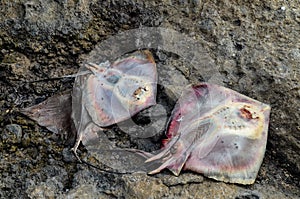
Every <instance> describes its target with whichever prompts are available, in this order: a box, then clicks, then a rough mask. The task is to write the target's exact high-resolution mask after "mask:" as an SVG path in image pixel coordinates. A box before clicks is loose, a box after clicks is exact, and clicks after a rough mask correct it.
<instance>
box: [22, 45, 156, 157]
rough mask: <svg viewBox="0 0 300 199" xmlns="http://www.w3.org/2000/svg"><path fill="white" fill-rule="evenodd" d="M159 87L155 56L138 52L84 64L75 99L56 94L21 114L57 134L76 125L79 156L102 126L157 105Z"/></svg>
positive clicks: (79, 73) (78, 78)
mask: <svg viewBox="0 0 300 199" xmlns="http://www.w3.org/2000/svg"><path fill="white" fill-rule="evenodd" d="M156 87H157V71H156V64H155V62H154V59H153V57H152V54H151V53H150V51H148V50H144V51H137V52H135V53H133V54H132V55H130V56H127V57H126V58H122V59H119V60H117V61H115V62H114V63H112V64H110V63H109V62H104V63H100V64H95V63H87V64H85V65H84V66H83V67H81V68H80V70H79V72H78V75H77V77H76V79H75V83H74V86H73V92H72V97H71V96H70V94H69V93H66V94H63V95H56V96H53V97H50V98H49V99H47V100H46V101H44V102H42V103H40V104H38V105H35V106H33V107H29V108H26V109H24V110H22V113H24V114H25V115H27V116H29V117H30V118H31V119H33V120H35V121H37V122H38V123H39V124H40V125H42V126H45V127H47V128H48V129H49V130H50V131H52V132H55V133H62V132H63V131H68V130H70V129H71V126H72V125H71V122H73V124H74V126H75V129H76V131H75V133H73V134H75V135H76V142H75V145H74V147H73V151H74V153H75V155H76V156H77V154H76V150H77V148H78V146H79V144H80V142H81V141H82V142H83V144H85V143H86V142H88V141H90V140H93V139H95V136H96V135H95V134H96V132H97V131H98V130H99V129H101V127H107V126H110V125H112V124H114V123H118V122H121V121H124V120H126V119H128V118H130V117H132V116H133V115H135V114H136V113H138V112H139V111H141V110H143V109H145V108H147V107H149V106H152V105H154V104H156ZM71 112H72V113H71ZM71 118H72V120H71ZM73 132H74V131H73Z"/></svg>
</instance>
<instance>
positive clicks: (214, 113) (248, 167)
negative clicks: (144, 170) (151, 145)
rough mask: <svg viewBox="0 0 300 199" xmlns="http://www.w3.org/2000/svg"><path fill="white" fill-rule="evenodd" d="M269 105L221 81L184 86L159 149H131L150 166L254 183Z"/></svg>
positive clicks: (231, 181) (261, 157)
mask: <svg viewBox="0 0 300 199" xmlns="http://www.w3.org/2000/svg"><path fill="white" fill-rule="evenodd" d="M269 115H270V106H269V105H266V104H263V103H261V102H259V101H256V100H254V99H251V98H249V97H247V96H245V95H242V94H240V93H238V92H235V91H233V90H231V89H228V88H224V87H222V86H218V85H214V84H209V83H200V84H198V85H190V86H188V87H187V88H186V89H185V90H184V91H183V93H182V95H181V97H180V98H179V99H178V101H177V103H176V105H175V108H174V109H173V111H172V114H171V118H170V120H169V125H168V130H167V133H166V137H167V138H166V139H164V140H163V141H162V149H161V150H160V151H158V152H156V153H154V154H152V153H147V152H144V151H138V150H134V151H135V152H136V153H139V154H140V155H143V156H144V157H146V158H148V159H147V160H146V163H148V164H149V165H152V164H154V163H155V164H158V166H157V168H155V169H153V170H151V171H149V174H155V173H158V172H160V171H162V170H163V169H169V170H170V171H171V172H172V173H173V174H175V175H176V176H178V175H179V174H180V172H181V170H191V171H194V172H197V173H202V174H204V175H205V176H207V177H209V178H213V179H215V180H219V181H224V182H230V183H240V184H252V183H254V181H255V179H256V176H257V174H258V171H259V168H260V166H261V163H262V160H263V157H264V153H265V148H266V142H267V132H268V123H269Z"/></svg>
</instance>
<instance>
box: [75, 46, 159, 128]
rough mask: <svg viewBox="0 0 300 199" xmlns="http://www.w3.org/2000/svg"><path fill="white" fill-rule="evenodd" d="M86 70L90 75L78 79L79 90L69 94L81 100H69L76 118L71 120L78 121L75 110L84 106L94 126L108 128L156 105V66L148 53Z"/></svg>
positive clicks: (90, 65) (77, 112)
mask: <svg viewBox="0 0 300 199" xmlns="http://www.w3.org/2000/svg"><path fill="white" fill-rule="evenodd" d="M86 67H87V68H88V69H89V70H90V71H91V72H92V73H91V74H89V75H87V76H80V77H79V78H78V80H77V81H78V82H80V83H79V84H80V85H82V86H81V89H78V87H77V88H76V87H75V88H74V91H73V95H74V96H81V97H77V98H74V97H73V98H74V99H73V107H74V108H73V112H74V113H73V114H74V115H78V116H79V117H74V119H75V120H77V121H79V120H80V114H79V112H80V111H81V109H80V108H78V107H80V106H84V108H85V109H86V111H87V112H88V114H89V115H90V117H91V119H92V121H93V122H94V123H95V124H97V125H99V126H101V127H104V126H109V125H112V124H114V123H118V122H121V121H123V120H126V119H128V118H130V117H131V116H133V115H134V114H136V113H137V112H139V111H141V110H143V109H145V108H147V107H149V106H151V105H154V104H155V103H156V84H157V72H156V64H155V62H154V60H153V57H152V55H151V53H150V52H149V51H138V52H136V53H135V54H133V55H131V56H129V57H127V58H123V59H120V60H117V61H116V62H114V63H113V64H109V63H107V62H106V63H102V64H99V65H97V64H93V63H89V64H87V65H86ZM79 84H78V85H79ZM79 87H80V86H79ZM78 92H79V93H78ZM78 99H80V100H79V101H78Z"/></svg>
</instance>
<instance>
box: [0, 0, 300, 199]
mask: <svg viewBox="0 0 300 199" xmlns="http://www.w3.org/2000/svg"><path fill="white" fill-rule="evenodd" d="M299 24H300V8H299V4H298V2H297V1H258V0H255V1H239V0H232V1H229V0H225V1H220V2H219V1H218V2H217V1H207V2H206V1H153V0H150V1H147V3H146V2H144V1H140V0H124V1H105V2H103V1H97V0H92V1H85V0H83V1H74V0H70V1H63V0H57V1H54V0H46V1H42V0H17V1H10V0H1V1H0V50H1V51H0V132H1V134H0V171H1V172H0V175H1V176H0V179H1V181H0V198H75V197H80V198H132V197H135V198H212V197H215V198H297V197H300V190H299V187H300V183H299V177H298V176H299V175H300V154H299V150H300V136H299V135H300V134H299V132H300V123H299V121H300V114H299V113H300V103H299V101H300V90H299V88H300V85H299V83H300V42H299V41H300V36H299V32H300V26H299ZM141 27H160V28H165V29H167V30H168V29H171V30H175V31H176V32H178V33H180V34H182V35H186V36H188V37H189V38H192V41H197V42H199V43H201V45H202V48H201V52H197V51H196V50H197V48H194V47H192V46H191V48H190V52H186V54H184V55H187V56H186V57H182V56H180V55H178V54H180V53H181V52H180V50H183V48H177V49H172V50H174V51H173V52H169V51H168V50H164V49H169V48H167V47H166V46H167V45H169V44H168V43H167V42H168V41H167V39H166V35H163V34H162V35H159V34H158V35H157V36H158V37H162V38H163V39H162V41H163V42H164V43H160V45H162V44H163V45H165V46H158V47H157V48H153V49H151V50H152V53H153V54H154V56H155V61H156V62H157V64H158V73H159V75H160V79H159V81H160V85H159V88H158V89H159V94H158V102H159V103H160V104H161V105H162V107H164V108H165V110H166V115H169V114H170V111H171V110H172V108H173V105H174V103H175V101H176V98H177V97H178V93H180V89H182V88H183V86H184V85H186V84H188V83H195V82H198V81H212V82H218V83H220V84H222V85H223V86H226V87H229V88H231V89H233V90H236V91H238V92H240V93H242V94H245V95H247V96H249V97H252V98H254V99H257V100H259V101H262V102H264V103H267V104H270V105H271V107H272V110H271V121H270V129H269V138H268V144H267V151H266V155H265V158H264V162H263V164H262V167H261V169H260V172H259V175H258V177H257V180H256V183H255V184H254V185H251V186H240V185H234V184H226V183H222V182H216V181H213V180H210V179H207V178H205V177H203V176H202V175H200V174H195V173H188V172H185V173H183V174H181V175H180V176H179V177H175V176H172V174H171V173H169V172H167V171H165V172H163V173H161V174H158V175H155V176H147V175H146V174H143V173H134V174H120V173H117V172H114V171H110V170H109V167H108V166H109V165H101V164H99V167H100V169H101V170H99V169H96V168H93V167H91V166H88V165H87V164H80V163H78V162H77V160H76V159H75V158H74V157H73V156H72V154H71V153H69V151H68V150H67V149H66V148H68V147H69V145H68V142H66V137H64V136H58V137H57V135H53V134H51V133H50V132H49V131H47V130H46V129H44V128H41V127H39V126H37V124H36V123H34V122H33V121H31V120H29V119H28V118H26V117H24V116H23V115H21V114H20V113H19V110H20V108H24V107H28V106H30V105H34V104H37V103H39V102H41V101H43V100H44V99H46V98H47V97H49V96H52V95H54V94H56V93H60V92H63V91H65V90H68V89H70V88H72V83H73V79H72V78H60V77H62V76H64V75H69V74H75V73H76V72H77V70H78V68H79V66H80V63H82V62H83V61H84V60H86V58H91V57H93V56H91V55H89V53H90V52H91V51H92V50H93V49H94V48H95V46H96V44H97V45H99V43H103V41H104V40H105V39H109V38H111V37H113V36H114V35H116V34H119V33H122V32H124V31H127V30H132V29H137V30H139V28H140V29H141ZM140 37H143V34H142V31H141V35H140ZM158 37H157V38H155V39H159V38H158ZM170 41H171V42H175V44H173V45H174V46H180V45H184V43H185V42H188V41H181V40H178V39H176V37H175V36H174V35H170ZM141 42H145V44H146V41H141V40H138V39H136V40H134V41H133V44H134V45H136V46H138V44H139V43H141ZM147 42H150V43H151V42H153V38H152V40H151V39H150V40H149V41H147ZM171 42H170V43H171ZM150 43H149V45H150ZM195 45H196V44H195ZM119 46H122V43H109V46H108V48H111V49H112V48H115V49H118V48H119ZM150 46H151V45H150ZM164 47H166V48H164ZM121 50H122V49H121ZM123 50H124V49H123ZM125 50H126V49H125ZM202 50H203V52H202ZM185 51H186V50H185ZM94 52H97V51H94ZM199 56H200V58H201V59H200V60H201V62H199ZM197 58H198V59H197ZM99 59H100V58H99ZM211 63H214V64H213V65H212V64H211ZM204 66H205V67H204ZM207 66H210V67H207ZM211 69H214V70H211ZM216 74H218V76H215V75H216ZM209 75H210V76H209ZM213 77H214V78H213ZM149 112H151V109H149V110H146V111H145V112H142V113H141V114H138V115H137V116H136V117H134V118H133V120H134V121H136V122H137V123H140V124H143V123H145V122H146V123H147V122H148V123H149V121H148V119H147V117H145V115H147V114H148V113H149ZM151 113H153V114H154V115H155V114H160V112H159V111H155V109H154V111H152V112H151ZM145 118H146V119H145ZM155 125H162V124H161V122H156V123H155ZM157 128H158V127H157ZM162 134H163V130H161V128H158V131H157V135H155V136H154V137H151V138H145V139H137V138H132V137H130V136H128V134H124V132H123V131H122V130H120V128H118V126H114V127H113V128H112V129H110V130H107V131H106V132H105V135H106V136H107V137H108V138H109V139H110V140H111V141H112V142H114V143H115V144H116V145H118V146H120V147H135V148H139V149H143V150H148V151H152V150H155V149H158V148H159V140H160V139H161V137H162ZM80 151H81V152H80V156H81V157H82V158H83V159H84V160H88V161H89V162H90V163H93V162H97V160H94V159H93V154H90V153H89V152H88V151H87V150H86V149H85V147H83V146H81V147H80ZM103 170H109V171H110V172H106V171H103Z"/></svg>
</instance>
